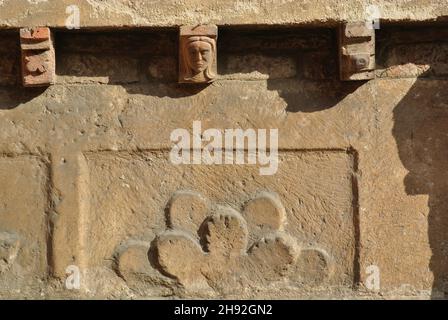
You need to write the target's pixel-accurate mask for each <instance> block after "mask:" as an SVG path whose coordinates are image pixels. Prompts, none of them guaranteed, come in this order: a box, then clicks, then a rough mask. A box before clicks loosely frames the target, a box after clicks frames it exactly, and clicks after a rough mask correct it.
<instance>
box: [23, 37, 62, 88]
mask: <svg viewBox="0 0 448 320" xmlns="http://www.w3.org/2000/svg"><path fill="white" fill-rule="evenodd" d="M20 46H21V49H22V82H23V85H24V86H25V87H35V86H48V85H51V84H54V83H55V78H56V72H55V70H56V67H55V64H56V63H55V51H54V44H53V37H52V35H51V31H50V29H49V28H23V29H20Z"/></svg>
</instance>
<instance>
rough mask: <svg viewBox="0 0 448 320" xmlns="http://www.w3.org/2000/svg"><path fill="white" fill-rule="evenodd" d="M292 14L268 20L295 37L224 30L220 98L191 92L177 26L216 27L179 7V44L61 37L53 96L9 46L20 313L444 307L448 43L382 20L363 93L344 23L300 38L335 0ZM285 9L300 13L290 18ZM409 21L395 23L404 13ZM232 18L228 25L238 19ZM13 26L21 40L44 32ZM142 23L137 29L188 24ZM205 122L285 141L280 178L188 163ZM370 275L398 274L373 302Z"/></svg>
mask: <svg viewBox="0 0 448 320" xmlns="http://www.w3.org/2000/svg"><path fill="white" fill-rule="evenodd" d="M50 2H51V1H46V2H40V3H39V5H37V4H36V5H34V4H33V5H30V6H31V7H32V8H37V9H35V10H38V12H36V14H35V15H30V16H29V18H27V19H29V20H27V21H29V22H33V21H34V22H35V21H38V20H39V19H43V17H44V13H43V11H40V10H43V9H44V8H48V7H47V6H48V5H49V3H50ZM23 3H25V2H21V1H20V0H17V2H16V4H17V5H21V4H23ZM58 3H59V4H55V7H54V8H56V9H58V8H59V9H62V10H65V7H63V5H64V2H63V1H61V2H58ZM111 3H112V4H118V2H111ZM133 3H135V4H136V8H137V9H135V10H137V11H141V12H152V11H151V10H153V9H152V8H146V7H145V8H140V7H139V2H138V1H137V2H133ZM188 3H190V2H188ZM188 3H187V4H188ZM231 3H232V2H220V3H219V4H217V3H215V7H213V8H214V9H213V10H216V9H215V8H227V6H230V4H231ZM397 3H398V2H393V4H394V5H396V4H397ZM421 3H426V4H429V3H430V2H425V1H423V2H420V1H419V2H418V3H417V2H412V4H409V3H407V4H402V5H401V7H397V8H395V9H394V10H398V11H400V10H403V11H401V14H404V15H405V16H409V17H410V18H412V19H415V20H419V19H427V18H429V17H432V16H433V13H434V12H435V11H433V9H434V8H435V7H437V6H436V5H435V4H434V5H433V6H429V5H428V6H426V7H425V8H426V10H423V11H419V12H415V13H412V15H411V11H410V10H411V9H410V8H412V9H415V8H417V7H419V6H420V5H421ZM91 4H97V5H101V6H103V7H102V8H104V10H100V11H98V12H101V13H102V14H103V17H100V16H99V15H97V16H95V15H91V16H90V15H89V17H88V19H90V20H86V21H84V22H83V23H93V22H95V21H103V20H100V18H101V19H103V18H105V17H109V18H113V19H114V20H113V21H114V23H117V24H120V23H122V22H123V20H120V19H119V17H123V15H124V13H118V12H116V10H115V9H114V7H113V6H112V4H111V7H109V6H108V5H106V4H105V2H101V3H100V2H95V1H89V2H86V3H83V5H85V6H90V5H91ZM209 4H210V2H208V4H207V5H202V4H201V5H200V7H199V8H198V10H199V11H198V12H199V13H200V12H203V11H201V10H205V9H206V8H208V9H209V7H208V5H209ZM119 5H121V8H122V9H124V11H123V12H127V13H129V12H134V9H132V10H130V11H129V10H128V9H129V7H128V6H127V4H124V2H120V4H119ZM239 5H240V6H242V8H241V12H240V11H237V12H236V13H232V14H231V13H230V11H229V12H228V13H225V14H227V15H228V16H227V18H229V15H232V17H233V18H232V17H230V18H229V19H228V20H225V23H226V24H229V25H231V24H233V23H236V22H238V21H240V22H241V20H238V19H241V17H242V16H244V17H245V18H247V19H246V20H245V21H244V22H241V23H244V24H246V23H247V24H250V23H251V21H252V22H254V21H255V20H256V19H257V20H256V21H264V20H263V19H265V18H264V15H262V14H259V13H257V14H256V15H255V14H254V15H253V16H251V15H250V14H248V11H247V10H249V9H248V8H249V7H252V8H259V7H261V6H267V5H268V4H266V5H264V4H263V5H262V4H255V3H252V4H251V3H248V2H240V4H239ZM61 6H62V7H61ZM160 6H161V7H159V8H161V9H160V10H162V9H163V8H164V7H169V8H172V7H170V2H164V3H163V4H161V5H160ZM246 6H247V7H246ZM277 6H278V7H279V11H275V13H272V16H271V17H270V18H269V19H270V20H269V21H265V22H266V24H267V25H269V24H272V23H276V22H278V23H280V24H285V25H284V26H282V27H281V28H273V27H272V26H270V27H269V26H267V25H264V26H261V25H258V26H245V27H244V28H243V27H241V26H239V27H236V26H227V27H226V26H223V25H221V27H220V40H219V41H221V42H220V43H219V45H218V47H217V48H218V51H219V52H218V53H219V57H220V60H219V64H218V71H219V72H218V73H219V77H217V78H216V79H215V81H214V83H212V84H210V85H208V86H201V87H195V86H190V85H185V84H178V83H177V81H178V79H177V75H178V70H177V62H178V61H177V55H178V50H177V49H178V47H177V37H178V34H177V24H184V23H185V22H188V21H189V20H190V19H191V21H190V22H191V24H194V23H199V22H201V23H208V22H209V21H203V20H201V21H199V20H198V19H196V18H197V17H198V15H199V13H194V14H191V15H188V17H187V15H184V13H183V12H182V13H180V12H175V10H173V12H171V13H170V16H168V17H165V18H166V19H169V17H173V16H177V17H178V18H179V17H184V18H186V19H185V20H184V19H180V18H179V19H178V18H176V19H178V20H176V19H174V18H173V19H174V20H173V21H175V25H176V28H171V29H156V30H152V29H145V30H138V31H137V30H127V31H121V32H118V33H115V31H113V30H112V29H109V30H101V31H100V30H89V32H84V30H82V29H81V30H80V31H70V32H68V31H65V30H61V29H60V30H58V31H57V32H56V33H55V39H56V53H57V62H58V63H57V65H58V70H57V71H58V84H57V85H55V86H52V87H49V88H22V87H21V86H20V84H18V83H17V78H18V75H20V67H19V66H20V59H18V57H19V55H20V47H19V35H18V33H17V32H13V31H12V30H9V31H7V32H6V31H2V33H3V32H6V33H5V35H4V37H2V38H0V44H1V45H0V53H1V56H0V70H1V74H0V85H1V86H0V124H1V127H2V130H0V151H1V155H2V157H1V159H0V181H2V184H1V186H0V199H1V200H0V296H1V297H2V298H10V297H20V298H24V297H25V298H42V297H44V298H46V297H51V298H60V297H64V298H65V297H67V298H88V297H96V298H153V297H168V296H169V297H171V298H173V297H174V298H177V297H187V298H198V297H207V298H217V297H219V298H347V297H355V298H366V297H368V298H379V297H382V298H396V297H413V298H414V297H418V298H421V297H425V298H426V297H443V295H444V292H446V290H447V289H446V288H447V282H446V278H447V275H448V270H447V268H446V266H447V265H448V264H447V257H448V255H447V249H446V243H447V237H446V234H447V233H446V229H447V221H446V219H445V217H446V214H445V212H446V209H447V207H448V203H447V201H446V189H447V182H446V181H448V179H447V177H446V172H448V171H447V170H446V159H447V156H448V155H447V154H446V153H447V150H448V148H447V141H448V140H447V135H446V124H447V119H448V118H447V110H448V109H447V101H448V93H447V90H446V87H447V85H448V81H447V79H446V72H445V60H446V59H445V58H446V57H445V47H444V44H443V43H444V42H443V41H445V39H446V31H443V30H442V29H443V28H440V27H433V26H414V27H412V28H411V27H408V28H402V29H398V28H396V27H392V26H387V25H386V24H384V25H383V24H382V27H381V29H380V30H377V31H376V33H377V36H378V42H377V52H376V54H377V58H378V61H377V62H378V67H377V69H376V70H375V71H376V75H377V76H378V75H379V77H378V78H377V79H374V80H371V81H368V82H361V83H345V82H341V81H339V79H338V64H337V39H336V37H337V33H336V29H334V30H333V29H331V28H328V26H332V25H333V24H334V23H335V22H336V21H337V19H335V20H332V21H327V20H325V21H327V22H325V28H321V27H322V25H320V26H318V25H316V26H315V27H313V28H298V26H290V25H289V26H288V25H287V23H286V21H288V19H290V18H288V15H289V14H291V15H292V14H294V12H295V13H297V12H298V11H300V12H302V11H303V10H307V11H306V12H307V13H308V14H309V15H308V16H307V17H306V21H313V22H316V21H317V20H313V19H314V18H313V14H312V13H313V12H314V6H316V10H320V11H319V12H320V13H322V10H323V9H322V8H320V9H319V6H321V4H320V2H319V1H318V2H317V3H315V4H314V5H313V6H311V5H308V7H307V3H306V2H305V3H303V7H300V6H297V4H295V6H294V8H293V9H291V8H289V10H287V11H286V9H285V8H286V7H290V6H292V5H291V4H289V3H286V2H285V3H284V4H277ZM187 7H188V6H187ZM305 7H307V8H308V9H306V8H305ZM342 7H343V8H347V12H349V13H350V14H353V16H352V17H353V18H356V17H355V16H356V15H357V11H356V10H357V9H356V8H358V7H357V3H354V4H353V7H350V8H349V7H348V6H347V5H343V4H340V3H339V4H338V5H336V6H335V7H330V6H329V7H328V8H326V9H325V10H324V14H323V16H322V17H320V18H319V19H327V17H329V16H331V15H330V13H331V12H336V11H334V10H339V9H340V8H342ZM5 8H6V9H7V10H6V11H4V10H1V11H0V17H1V16H2V15H4V14H11V12H12V11H11V10H12V9H11V8H12V7H11V2H10V1H3V7H2V9H5ZM126 8H128V9H126ZM338 8H339V9H338ZM384 8H386V9H387V8H390V6H389V4H386V5H385V6H384ZM400 8H401V9H400ZM56 9H55V10H56ZM81 9H82V8H81ZM187 9H188V8H187ZM349 9H350V10H349ZM8 10H9V11H8ZM30 10H31V9H30ZM126 10H128V11H126ZM245 10H246V11H245ZM282 10H285V11H284V12H288V15H286V14H285V15H283V16H281V19H280V18H278V17H277V16H274V15H277V14H278V12H280V13H281V12H282ZM394 10H392V11H390V12H389V13H387V15H388V17H389V18H390V19H395V18H399V17H402V16H400V15H398V13H397V12H398V11H394ZM434 10H436V9H434ZM437 10H438V13H437V14H440V15H442V14H443V12H444V11H443V10H445V9H444V8H439V7H437ZM81 11H82V10H81ZM234 11H235V10H233V11H232V12H234ZM5 12H6V13H5ZM30 12H31V11H30ZM39 12H41V13H39ZM64 12H65V11H64ZM111 12H113V14H112V13H111ZM209 12H210V11H209ZM213 12H215V11H211V13H210V15H209V16H207V17H208V18H209V19H208V20H214V21H215V22H216V21H218V22H219V20H220V19H224V18H223V17H224V16H225V15H223V16H222V17H218V16H217V15H215V16H211V15H213V14H214V13H213ZM303 12H305V11H303ZM316 12H317V11H316ZM325 12H327V13H328V15H327V14H325ZM47 14H48V13H47ZM82 14H85V13H82ZM145 14H146V13H145ZM434 14H435V13H434ZM9 17H10V18H8V21H7V22H6V23H3V25H4V26H5V25H6V24H7V25H9V26H14V24H15V23H20V24H21V23H22V22H23V21H25V20H23V19H24V18H23V17H22V15H17V16H15V17H14V18H12V16H9ZM82 17H85V16H82ZM276 17H277V18H278V20H276V19H277V18H276ZM291 17H292V16H291ZM338 17H340V16H339V15H338ZM394 17H395V18H394ZM115 18H116V19H115ZM125 18H126V19H129V21H127V20H126V21H127V22H126V24H127V25H129V26H137V25H140V23H141V25H144V24H150V23H151V24H152V23H154V24H155V25H158V26H162V25H165V24H166V25H170V26H171V23H172V21H171V22H170V21H169V20H166V21H165V22H163V23H162V22H161V20H157V19H159V18H158V17H157V18H155V19H154V21H150V20H149V19H148V20H145V19H146V18H142V19H141V20H138V21H140V22H138V21H137V22H136V20H135V21H134V20H132V19H131V15H125ZM227 18H226V19H227ZM83 19H84V18H83ZM291 19H293V21H292V24H295V23H303V22H306V21H305V20H303V19H304V18H303V16H301V15H297V16H295V17H294V18H291ZM387 19H388V18H386V20H387ZM131 20H132V21H131ZM193 20H196V21H194V22H193ZM205 20H207V19H205ZM89 21H90V22H89ZM92 21H93V22H92ZM198 21H199V22H198ZM222 21H224V20H222ZM290 22H291V21H290ZM58 23H63V21H59V20H58ZM49 24H50V25H51V21H50V22H49ZM109 26H110V25H109ZM173 26H174V24H173ZM334 26H335V25H334ZM335 27H336V26H335ZM221 29H222V32H221ZM422 35H423V37H422ZM276 64H281V65H280V66H278V67H277V66H276ZM404 78H407V79H404ZM193 121H201V126H202V130H207V129H211V128H215V129H219V130H224V129H227V128H241V129H269V128H277V129H278V130H279V131H278V132H279V141H278V143H279V163H278V171H277V172H276V173H275V174H274V175H271V176H269V175H268V176H261V175H260V174H259V169H260V165H259V164H257V165H240V164H238V165H206V164H197V165H193V164H191V165H175V164H173V163H172V162H171V161H170V150H171V148H172V146H173V142H172V141H171V139H170V134H171V133H172V132H173V130H175V129H179V128H184V129H186V131H187V132H188V133H192V131H193V129H192V124H193ZM193 151H194V150H193ZM180 261H181V263H180ZM69 266H77V267H79V268H80V270H81V289H80V290H68V289H67V288H66V287H65V280H66V278H67V274H66V270H67V267H69ZM372 267H373V268H372ZM369 270H379V272H380V273H379V276H380V280H381V285H380V288H379V290H371V289H369V288H368V285H369V283H371V274H370V271H369Z"/></svg>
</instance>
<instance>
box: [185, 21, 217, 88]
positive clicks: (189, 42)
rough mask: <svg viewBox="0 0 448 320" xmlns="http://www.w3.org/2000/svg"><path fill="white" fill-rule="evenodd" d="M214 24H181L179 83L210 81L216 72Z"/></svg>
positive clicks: (215, 34) (215, 32)
mask: <svg viewBox="0 0 448 320" xmlns="http://www.w3.org/2000/svg"><path fill="white" fill-rule="evenodd" d="M217 38H218V27H217V26H215V25H200V26H195V27H192V26H182V27H180V30H179V83H210V82H213V81H214V80H215V78H216V74H217V53H216V40H217Z"/></svg>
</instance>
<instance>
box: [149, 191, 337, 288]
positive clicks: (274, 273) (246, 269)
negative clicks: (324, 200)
mask: <svg viewBox="0 0 448 320" xmlns="http://www.w3.org/2000/svg"><path fill="white" fill-rule="evenodd" d="M189 195H190V196H191V197H196V200H194V201H192V203H197V202H199V201H201V202H203V201H204V197H203V196H202V195H200V194H198V193H196V194H194V193H191V192H189ZM174 197H176V198H177V194H175V196H174ZM190 208H191V207H190V206H189V205H188V204H185V206H184V209H183V210H180V208H179V207H177V208H176V212H175V214H176V216H177V217H179V214H180V212H181V211H183V212H184V219H183V220H182V221H185V222H186V223H187V225H188V223H189V217H190V213H189V210H190ZM170 209H171V208H170ZM168 215H169V216H171V210H169V212H168ZM285 224H286V213H285V208H284V207H283V205H282V203H281V201H280V199H279V197H278V196H277V195H276V194H274V193H269V192H262V193H260V194H258V195H256V196H255V197H254V198H253V199H251V200H250V201H249V202H248V203H246V205H245V206H244V209H243V213H242V214H241V213H239V212H237V211H236V210H234V209H232V208H230V207H227V206H220V205H217V206H212V209H211V211H210V212H209V213H208V216H207V217H206V218H205V219H204V221H203V222H202V223H201V225H200V227H199V228H198V229H197V230H195V231H194V233H192V232H191V229H190V231H186V230H187V229H188V228H187V227H180V228H179V229H178V228H170V229H168V230H167V231H166V232H164V233H162V234H160V235H159V236H158V237H157V238H156V241H155V245H156V248H157V260H158V262H159V265H160V267H161V268H162V270H163V271H164V272H165V273H166V274H168V275H170V276H171V277H173V278H175V279H176V280H177V281H178V282H179V283H180V284H182V285H183V286H185V287H186V288H192V289H197V288H198V287H201V288H205V287H207V286H209V287H211V288H213V289H217V290H220V291H222V290H224V289H226V288H229V287H235V286H238V285H240V286H241V285H243V284H248V283H250V284H262V283H263V282H266V281H278V280H281V279H282V278H284V277H288V276H289V275H290V272H291V270H294V269H295V268H296V266H297V265H300V261H299V260H298V257H299V256H300V255H301V251H302V249H301V245H300V244H298V243H297V242H296V240H295V239H293V238H292V237H291V236H290V235H289V234H287V233H286V232H285V231H284V229H285ZM198 237H199V240H198V239H197V238H198ZM307 250H311V251H312V249H307ZM180 261H182V262H181V263H180ZM326 261H327V262H326V263H327V264H330V263H331V262H330V260H329V259H327V260H326ZM302 269H303V268H302Z"/></svg>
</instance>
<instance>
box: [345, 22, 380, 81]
mask: <svg viewBox="0 0 448 320" xmlns="http://www.w3.org/2000/svg"><path fill="white" fill-rule="evenodd" d="M339 69H340V79H341V80H344V81H345V80H369V79H373V78H374V76H375V30H374V29H373V28H369V27H368V26H367V24H366V23H365V22H351V23H345V24H343V25H341V26H340V28H339Z"/></svg>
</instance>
